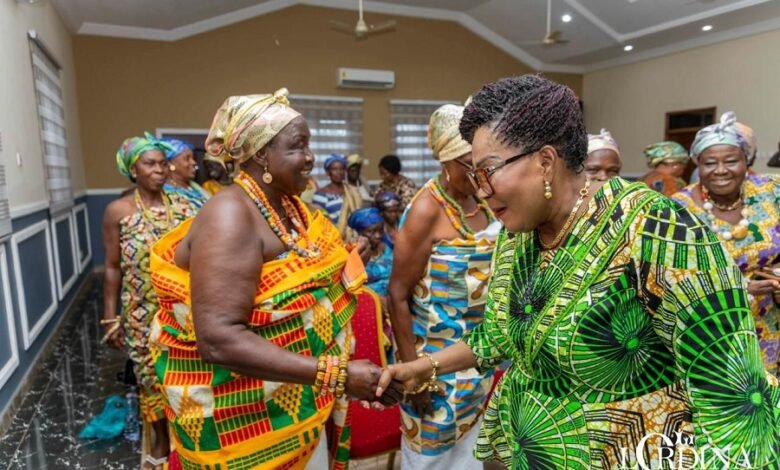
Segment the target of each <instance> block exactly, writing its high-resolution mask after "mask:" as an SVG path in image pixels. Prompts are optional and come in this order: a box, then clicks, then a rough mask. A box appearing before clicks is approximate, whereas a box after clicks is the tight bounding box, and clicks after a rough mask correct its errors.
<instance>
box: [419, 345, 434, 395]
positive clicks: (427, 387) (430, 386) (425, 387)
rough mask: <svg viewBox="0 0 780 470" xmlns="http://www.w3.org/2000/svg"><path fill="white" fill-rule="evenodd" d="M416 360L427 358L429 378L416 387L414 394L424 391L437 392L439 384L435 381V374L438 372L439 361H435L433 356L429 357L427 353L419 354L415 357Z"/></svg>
mask: <svg viewBox="0 0 780 470" xmlns="http://www.w3.org/2000/svg"><path fill="white" fill-rule="evenodd" d="M417 357H418V358H423V357H427V358H428V360H429V361H431V376H430V377H429V378H428V380H426V381H425V382H423V383H422V384H421V385H420V386H419V387H417V390H415V391H414V393H422V392H424V391H428V392H432V393H435V392H438V391H439V383H438V382H437V381H436V374H437V373H438V371H439V361H437V360H435V359H434V358H433V356H431V355H430V354H428V353H420V354H418V355H417Z"/></svg>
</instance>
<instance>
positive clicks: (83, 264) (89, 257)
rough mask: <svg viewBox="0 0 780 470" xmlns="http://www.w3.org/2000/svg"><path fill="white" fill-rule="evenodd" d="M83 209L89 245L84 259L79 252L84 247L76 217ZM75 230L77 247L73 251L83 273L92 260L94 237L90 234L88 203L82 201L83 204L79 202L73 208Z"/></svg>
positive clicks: (80, 271)
mask: <svg viewBox="0 0 780 470" xmlns="http://www.w3.org/2000/svg"><path fill="white" fill-rule="evenodd" d="M82 211H83V212H84V230H86V231H87V233H86V235H87V246H86V250H87V257H86V258H84V261H81V259H79V253H80V252H81V248H83V247H82V246H81V239H80V238H79V225H78V223H77V222H78V219H77V217H76V214H77V213H78V212H82ZM73 232H74V233H75V234H76V236H75V237H74V239H73V240H74V242H75V246H76V248H77V249H76V250H75V251H74V252H73V255H74V258H76V264H77V265H78V267H79V274H81V273H83V272H84V268H86V267H87V265H88V264H89V263H90V261H92V239H91V237H90V236H89V211H88V210H87V204H86V203H83V202H82V203H81V204H77V205H76V206H75V207H74V208H73Z"/></svg>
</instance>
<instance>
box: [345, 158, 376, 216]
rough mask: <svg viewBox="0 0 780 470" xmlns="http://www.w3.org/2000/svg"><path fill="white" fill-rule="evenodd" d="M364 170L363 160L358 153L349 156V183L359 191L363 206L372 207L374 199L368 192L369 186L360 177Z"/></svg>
mask: <svg viewBox="0 0 780 470" xmlns="http://www.w3.org/2000/svg"><path fill="white" fill-rule="evenodd" d="M362 168H363V158H362V157H361V156H360V155H358V154H356V153H353V154H351V155H347V183H348V184H349V185H350V186H352V187H354V188H356V189H357V190H358V193H360V199H361V200H362V201H363V205H370V204H371V201H373V199H372V198H371V194H370V193H369V192H368V186H366V184H365V183H364V182H363V178H362V177H361V176H360V170H361V169H362Z"/></svg>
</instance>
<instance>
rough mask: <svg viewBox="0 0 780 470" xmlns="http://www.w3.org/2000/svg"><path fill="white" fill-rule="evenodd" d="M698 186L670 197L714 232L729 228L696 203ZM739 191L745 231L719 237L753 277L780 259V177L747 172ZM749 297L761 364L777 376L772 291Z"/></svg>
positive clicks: (776, 312)
mask: <svg viewBox="0 0 780 470" xmlns="http://www.w3.org/2000/svg"><path fill="white" fill-rule="evenodd" d="M697 187H698V188H697ZM699 188H700V186H699V185H698V184H692V185H690V186H688V187H686V188H684V189H683V190H682V191H680V192H679V193H677V194H675V195H674V196H672V198H673V199H675V200H677V201H679V202H680V203H681V204H683V205H684V206H685V207H687V208H688V210H689V211H691V213H692V214H693V215H695V216H697V217H699V218H700V219H701V220H702V221H704V222H705V223H707V224H708V225H709V227H710V228H711V229H712V230H713V231H714V232H715V233H719V232H722V231H724V230H732V225H731V224H730V223H728V222H726V221H724V220H721V219H718V218H714V219H713V218H710V217H709V216H708V214H707V211H705V210H704V209H703V208H702V207H701V206H699V205H698V204H696V202H695V199H694V192H697V191H699V190H700V189H699ZM742 194H743V201H744V202H745V205H744V207H743V209H742V211H743V216H744V218H745V219H747V221H748V222H749V225H748V226H747V228H748V235H747V237H745V238H743V239H741V240H737V239H736V238H732V239H731V240H724V239H721V241H720V242H721V243H722V244H723V247H724V248H725V249H726V251H727V252H728V254H729V255H730V256H731V257H732V258H733V259H734V262H735V263H737V266H739V270H740V271H741V272H742V275H743V277H744V278H745V279H752V278H753V276H754V275H755V274H756V273H757V272H759V271H761V269H762V268H765V267H774V265H775V263H777V262H778V259H780V181H778V179H777V177H776V176H769V175H767V176H764V175H747V176H745V181H744V182H743V183H742ZM749 299H750V310H751V311H752V312H753V322H754V323H755V324H756V333H757V334H758V343H759V345H760V346H761V355H762V358H763V362H764V368H765V369H766V370H767V371H768V372H769V373H771V374H773V375H775V376H777V375H778V372H779V371H780V368H778V361H780V309H778V306H777V304H776V303H775V301H774V298H773V296H772V295H771V294H759V295H752V296H750V297H749Z"/></svg>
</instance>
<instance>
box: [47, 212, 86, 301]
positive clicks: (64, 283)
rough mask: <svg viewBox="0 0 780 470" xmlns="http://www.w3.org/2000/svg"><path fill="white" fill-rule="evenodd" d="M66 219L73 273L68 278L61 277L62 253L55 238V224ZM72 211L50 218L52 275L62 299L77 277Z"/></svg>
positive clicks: (77, 268) (77, 264) (77, 267)
mask: <svg viewBox="0 0 780 470" xmlns="http://www.w3.org/2000/svg"><path fill="white" fill-rule="evenodd" d="M65 219H67V221H68V225H67V227H68V232H69V233H70V257H71V260H72V262H73V274H72V275H71V276H70V279H62V267H61V260H60V258H61V256H62V255H63V253H60V248H59V240H58V238H57V224H58V223H59V222H62V221H63V220H65ZM73 225H74V224H73V211H72V210H70V211H68V212H65V213H63V214H60V215H58V216H56V217H53V218H52V219H51V234H52V238H51V244H52V247H53V248H54V275H55V278H56V279H57V293H58V295H59V297H58V300H62V299H64V298H65V296H66V295H67V294H68V292H69V291H70V289H71V287H73V284H74V283H75V282H76V279H78V277H79V271H80V270H79V261H78V260H77V259H76V255H75V250H74V248H75V245H76V244H75V243H74V238H75V237H74V233H75V230H74V227H73Z"/></svg>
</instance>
